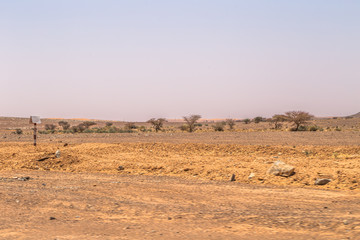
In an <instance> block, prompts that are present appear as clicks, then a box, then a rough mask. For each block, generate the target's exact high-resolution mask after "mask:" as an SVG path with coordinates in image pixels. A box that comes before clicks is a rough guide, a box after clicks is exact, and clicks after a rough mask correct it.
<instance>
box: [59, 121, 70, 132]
mask: <svg viewBox="0 0 360 240" xmlns="http://www.w3.org/2000/svg"><path fill="white" fill-rule="evenodd" d="M58 124H59V126H61V127H62V129H63V130H64V131H66V130H69V129H70V124H69V123H68V122H66V121H60V122H59V123H58Z"/></svg>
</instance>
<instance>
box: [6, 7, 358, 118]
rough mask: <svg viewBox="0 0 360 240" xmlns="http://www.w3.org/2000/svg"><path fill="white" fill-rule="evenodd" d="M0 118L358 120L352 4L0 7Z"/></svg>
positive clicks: (355, 18)
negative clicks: (295, 116)
mask: <svg viewBox="0 0 360 240" xmlns="http://www.w3.org/2000/svg"><path fill="white" fill-rule="evenodd" d="M0 34H1V35H0V83H1V88H0V100H1V101H0V116H19V117H20V116H22V117H27V116H29V115H40V116H42V117H64V118H68V117H84V118H97V119H113V120H132V121H142V120H147V119H149V118H151V117H167V118H181V117H182V116H184V115H188V114H192V113H193V114H201V115H202V116H203V117H205V118H227V117H232V118H245V117H255V116H258V115H260V116H267V117H269V116H272V115H273V114H276V113H283V112H285V111H288V110H305V111H309V112H310V113H312V114H315V115H317V116H334V115H349V114H353V113H356V112H359V111H360V92H359V89H360V1H355V0H353V1H351V0H347V1H339V0H336V1H335V0H322V1H320V0H298V1H295V0H294V1H289V0H283V1H280V0H278V1H276V0H273V1H270V0H262V1H261V0H254V1H253V0H248V1H241V0H218V1H213V0H191V1H190V0H181V1H180V0H179V1H169V0H167V1H165V0H162V1H159V0H152V1H150V0H149V1H145V0H144V1H139V0H131V1H130V0H129V1H121V0H117V1H115V0H113V1H110V0H98V1H90V0H58V1H48V0H42V1H40V0H32V1H30V0H22V1H20V0H11V1H8V0H0Z"/></svg>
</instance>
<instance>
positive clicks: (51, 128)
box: [45, 124, 56, 131]
mask: <svg viewBox="0 0 360 240" xmlns="http://www.w3.org/2000/svg"><path fill="white" fill-rule="evenodd" d="M55 129H56V125H55V124H45V130H47V131H55Z"/></svg>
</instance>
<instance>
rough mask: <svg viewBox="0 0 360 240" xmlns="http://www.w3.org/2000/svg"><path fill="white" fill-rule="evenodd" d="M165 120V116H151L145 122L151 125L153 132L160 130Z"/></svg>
mask: <svg viewBox="0 0 360 240" xmlns="http://www.w3.org/2000/svg"><path fill="white" fill-rule="evenodd" d="M165 122H167V121H166V119H165V118H158V119H155V118H152V119H150V120H148V121H147V123H150V124H151V125H153V127H154V129H155V132H158V131H160V130H161V128H162V127H163V125H164V123H165Z"/></svg>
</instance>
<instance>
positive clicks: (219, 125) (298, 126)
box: [16, 111, 322, 134]
mask: <svg viewBox="0 0 360 240" xmlns="http://www.w3.org/2000/svg"><path fill="white" fill-rule="evenodd" d="M313 117H314V116H313V115H311V114H309V113H308V112H304V111H289V112H285V113H284V114H275V115H274V116H272V117H271V118H268V119H267V118H263V117H261V116H257V117H255V118H253V119H249V118H246V119H243V120H235V119H231V118H229V119H226V120H225V121H221V122H214V123H213V125H211V128H212V129H213V130H214V131H218V132H222V131H225V129H226V127H227V129H228V130H229V131H233V130H234V129H235V126H236V124H237V123H238V122H243V123H244V124H250V123H252V122H253V123H255V124H258V123H261V122H269V123H271V124H273V129H275V130H278V129H281V128H282V127H283V123H285V122H287V123H290V124H292V128H291V129H290V130H291V131H305V130H309V131H317V130H322V129H321V128H319V127H317V126H310V127H307V126H306V124H307V122H308V121H309V120H311V119H312V118H313ZM200 119H201V115H198V114H192V115H189V116H184V117H183V120H184V123H183V125H181V126H180V127H179V128H180V130H182V131H186V132H189V133H192V132H195V131H196V130H197V129H198V128H199V127H200V129H201V130H202V129H203V128H202V127H203V124H205V126H206V127H207V126H208V122H205V123H204V122H202V123H199V120H200ZM167 122H168V121H167V120H166V119H165V118H151V119H149V120H148V121H147V122H146V123H148V124H150V125H151V128H152V130H153V131H155V132H161V131H165V130H164V125H165V123H167ZM58 125H59V127H61V130H57V126H56V125H55V124H45V131H39V133H43V134H46V133H55V132H61V133H131V132H134V131H135V130H136V131H141V132H147V131H152V130H151V129H148V128H146V127H145V126H136V124H135V123H134V122H126V123H125V125H124V126H123V128H120V127H116V126H114V125H113V123H112V122H106V123H105V126H103V127H96V125H97V123H96V122H94V121H85V122H82V123H80V124H77V125H73V126H71V125H70V123H69V122H67V121H59V122H58ZM207 129H209V127H207ZM16 133H17V134H22V131H20V130H17V132H16Z"/></svg>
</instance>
